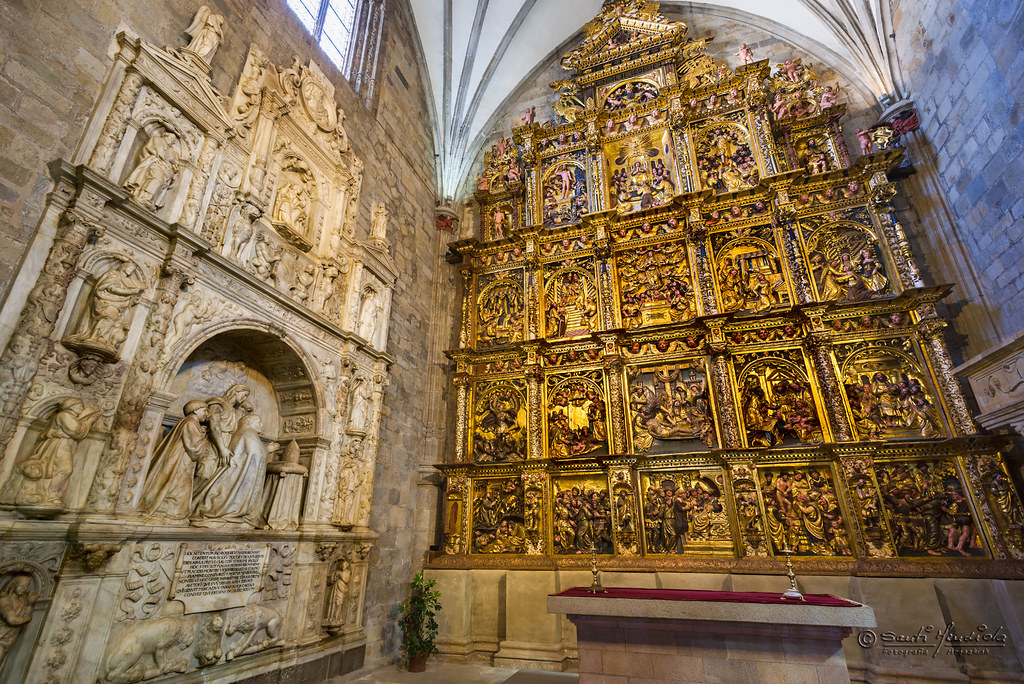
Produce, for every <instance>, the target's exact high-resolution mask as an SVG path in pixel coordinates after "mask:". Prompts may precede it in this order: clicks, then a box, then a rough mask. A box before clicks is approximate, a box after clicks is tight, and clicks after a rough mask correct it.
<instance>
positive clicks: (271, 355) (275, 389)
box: [163, 328, 322, 467]
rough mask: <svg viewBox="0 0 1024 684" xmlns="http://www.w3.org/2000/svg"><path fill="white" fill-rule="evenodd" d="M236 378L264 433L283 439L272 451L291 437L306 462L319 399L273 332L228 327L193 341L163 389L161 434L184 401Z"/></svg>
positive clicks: (303, 368) (216, 393)
mask: <svg viewBox="0 0 1024 684" xmlns="http://www.w3.org/2000/svg"><path fill="white" fill-rule="evenodd" d="M240 384H241V385H246V386H248V387H249V389H250V395H249V403H250V404H251V406H252V412H253V413H256V414H258V415H260V416H261V417H262V418H263V437H264V439H265V440H266V441H275V442H278V443H280V445H281V452H279V453H278V454H277V455H276V456H275V457H276V458H279V457H280V456H281V455H282V453H283V450H284V448H285V446H286V445H287V443H288V442H290V441H292V440H295V441H296V442H297V443H298V444H299V447H300V449H301V458H300V461H301V462H302V463H303V465H306V466H307V467H308V466H309V465H310V460H311V455H312V452H313V448H314V443H315V441H316V436H317V434H318V423H317V409H318V408H319V407H320V405H321V403H322V402H321V399H320V397H319V396H318V392H317V388H316V386H315V384H314V382H313V376H312V374H311V373H310V370H309V368H308V367H307V364H306V363H305V362H304V361H303V359H302V358H301V357H300V356H299V354H298V353H297V352H296V351H295V350H294V349H293V348H292V347H291V346H290V345H289V344H288V343H287V342H285V340H284V339H282V338H281V337H280V336H278V335H275V334H274V333H272V332H267V331H263V330H246V329H237V328H236V329H230V330H226V331H223V332H220V333H217V334H215V335H213V336H210V337H208V338H207V339H205V340H204V341H202V342H201V343H199V344H198V345H196V346H195V347H194V348H193V349H192V351H191V352H189V353H188V356H187V357H186V358H185V360H184V361H183V362H182V363H181V364H180V365H179V366H178V367H177V370H176V371H175V372H174V374H173V376H172V377H170V379H169V382H168V383H167V385H166V388H165V390H164V391H165V392H166V396H169V397H171V399H170V401H169V403H168V405H167V409H166V411H165V413H164V420H163V423H164V428H165V434H166V430H169V429H170V428H171V427H173V426H174V425H175V424H176V423H177V422H178V421H179V420H181V418H182V413H183V407H184V406H185V404H186V403H188V402H189V401H193V400H197V399H198V400H204V401H205V400H208V399H210V398H213V397H221V396H224V394H225V392H227V390H228V389H229V388H231V387H232V386H234V385H240Z"/></svg>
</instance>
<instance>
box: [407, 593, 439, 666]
mask: <svg viewBox="0 0 1024 684" xmlns="http://www.w3.org/2000/svg"><path fill="white" fill-rule="evenodd" d="M434 584H435V581H434V580H432V579H426V578H425V577H424V576H423V573H417V574H416V576H415V577H413V578H412V582H410V583H409V598H408V599H406V600H405V602H404V603H402V605H400V606H398V610H399V612H400V613H401V614H402V619H401V620H400V621H399V624H401V626H402V648H403V649H404V650H405V653H406V657H407V658H408V659H409V660H412V658H413V657H414V656H416V655H424V656H427V655H430V654H431V653H437V646H435V645H434V640H435V639H436V638H437V620H435V619H434V614H435V613H437V612H439V611H440V610H441V600H440V599H441V592H439V591H433V588H434Z"/></svg>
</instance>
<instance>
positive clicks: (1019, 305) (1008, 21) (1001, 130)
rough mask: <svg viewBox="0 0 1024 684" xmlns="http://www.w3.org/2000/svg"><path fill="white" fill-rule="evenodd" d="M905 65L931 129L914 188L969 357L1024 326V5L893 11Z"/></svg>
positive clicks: (925, 238)
mask: <svg viewBox="0 0 1024 684" xmlns="http://www.w3.org/2000/svg"><path fill="white" fill-rule="evenodd" d="M891 5H892V10H893V24H894V27H895V33H896V46H897V50H898V53H899V63H900V67H901V69H902V72H903V80H904V83H905V84H906V86H905V88H906V91H907V95H908V96H910V97H912V98H913V99H914V103H915V105H916V106H917V109H918V112H919V114H920V118H921V131H920V133H919V134H918V135H916V136H912V137H911V155H912V157H913V159H914V162H915V164H916V165H917V166H918V171H919V173H918V176H917V177H912V178H911V179H910V182H908V183H905V184H904V185H905V186H907V189H908V190H909V191H910V194H911V200H912V201H913V203H914V206H915V208H916V209H917V210H918V211H919V212H920V213H921V214H922V215H923V216H924V217H925V218H926V219H927V222H926V223H925V224H924V225H928V226H929V229H928V230H927V231H923V230H914V231H913V232H914V239H915V240H916V241H917V242H918V243H919V244H920V246H921V250H920V251H921V252H922V253H923V254H924V257H925V258H924V263H923V264H922V267H923V268H922V270H923V271H924V272H925V273H926V274H928V275H929V277H930V280H931V281H932V282H936V283H938V282H952V283H956V284H957V288H956V289H955V290H954V294H953V299H954V300H955V303H954V306H955V307H956V308H958V309H960V316H959V320H958V321H957V323H956V327H957V329H958V331H959V332H960V333H961V334H962V335H964V336H966V338H967V339H966V349H965V350H964V357H965V358H966V357H971V356H975V355H977V354H981V353H983V352H986V351H988V350H989V349H991V348H993V347H996V346H999V345H1000V344H1001V343H1002V342H1004V341H1006V340H1008V339H1009V338H1010V337H1012V336H1013V335H1014V334H1015V333H1017V332H1018V331H1020V330H1021V328H1022V327H1024V297H1022V294H1024V269H1022V268H1021V264H1022V263H1024V244H1022V243H1021V242H1020V240H1019V239H1018V237H1019V235H1020V232H1021V227H1022V225H1024V199H1022V198H1021V195H1022V184H1024V180H1022V178H1024V128H1022V122H1021V118H1020V117H1021V114H1020V106H1021V102H1022V100H1024V84H1022V83H1021V79H1020V78H1019V73H1020V71H1021V68H1022V67H1024V54H1022V53H1021V50H1020V46H1021V43H1022V41H1024V10H1022V6H1021V3H1019V2H1009V3H1003V2H985V1H978V0H920V1H919V0H914V2H900V1H899V0H894V1H893V2H892V3H891Z"/></svg>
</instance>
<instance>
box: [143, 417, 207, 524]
mask: <svg viewBox="0 0 1024 684" xmlns="http://www.w3.org/2000/svg"><path fill="white" fill-rule="evenodd" d="M184 413H185V417H184V418H183V419H182V420H181V421H180V422H179V423H178V424H177V425H175V426H174V427H173V428H172V429H171V431H170V432H168V433H167V436H166V437H164V438H163V441H161V442H160V444H159V445H158V446H157V448H156V451H155V452H153V460H152V461H151V462H150V465H149V474H148V475H146V484H145V485H144V486H143V487H142V498H141V499H140V501H139V510H140V511H142V512H143V513H145V514H146V515H148V516H166V517H167V518H170V519H173V520H184V519H186V518H188V514H189V510H190V509H191V507H192V478H193V476H194V474H195V470H196V463H198V462H199V461H200V460H202V459H203V458H204V456H206V455H207V453H208V452H213V448H214V447H213V444H212V443H211V442H210V440H209V439H208V437H207V429H206V425H205V423H206V420H207V418H208V417H209V415H210V413H209V408H208V407H207V405H206V402H205V401H200V400H195V401H190V402H188V403H187V404H185V409H184Z"/></svg>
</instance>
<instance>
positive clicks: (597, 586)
mask: <svg viewBox="0 0 1024 684" xmlns="http://www.w3.org/2000/svg"><path fill="white" fill-rule="evenodd" d="M590 572H591V573H592V574H593V575H594V581H593V582H591V583H590V589H589V590H588V591H590V593H591V594H607V593H608V590H607V589H605V588H604V587H602V586H601V578H600V577H599V576H598V575H599V574H600V573H599V572H598V570H597V547H595V546H594V542H590Z"/></svg>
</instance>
